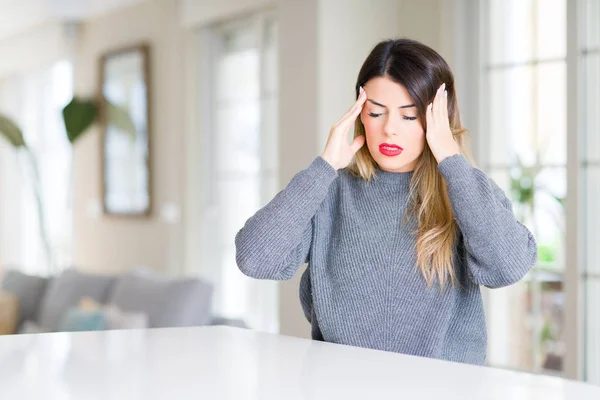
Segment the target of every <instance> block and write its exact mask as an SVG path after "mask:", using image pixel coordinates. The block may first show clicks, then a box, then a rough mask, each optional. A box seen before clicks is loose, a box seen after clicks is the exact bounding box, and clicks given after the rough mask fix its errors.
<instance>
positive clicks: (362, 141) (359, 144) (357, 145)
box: [350, 135, 365, 154]
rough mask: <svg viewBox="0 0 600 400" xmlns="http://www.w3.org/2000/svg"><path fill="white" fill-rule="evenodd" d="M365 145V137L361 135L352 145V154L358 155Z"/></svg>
mask: <svg viewBox="0 0 600 400" xmlns="http://www.w3.org/2000/svg"><path fill="white" fill-rule="evenodd" d="M364 144H365V136H364V135H360V136H358V137H357V138H355V139H354V140H353V141H352V144H351V145H350V150H352V154H356V152H357V151H358V150H360V148H361V147H363V145H364Z"/></svg>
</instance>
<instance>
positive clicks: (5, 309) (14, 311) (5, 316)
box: [0, 291, 19, 335]
mask: <svg viewBox="0 0 600 400" xmlns="http://www.w3.org/2000/svg"><path fill="white" fill-rule="evenodd" d="M18 322H19V298H18V297H17V295H15V294H13V293H10V292H4V291H0V335H12V334H13V333H16V332H17V328H18Z"/></svg>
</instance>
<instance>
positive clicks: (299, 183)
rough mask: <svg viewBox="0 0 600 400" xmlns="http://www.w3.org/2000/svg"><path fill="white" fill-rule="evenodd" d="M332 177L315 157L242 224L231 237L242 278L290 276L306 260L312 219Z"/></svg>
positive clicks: (332, 172) (333, 173)
mask: <svg viewBox="0 0 600 400" xmlns="http://www.w3.org/2000/svg"><path fill="white" fill-rule="evenodd" d="M336 177H337V171H336V170H335V169H334V168H333V167H332V166H331V165H329V164H328V162H327V161H325V160H324V159H323V158H322V157H317V158H316V159H315V160H314V161H313V162H312V163H311V165H310V166H309V167H308V168H307V169H305V170H302V171H300V172H299V173H298V174H296V175H295V176H294V177H293V178H292V180H291V181H290V183H289V184H288V185H287V187H286V188H285V189H284V190H282V191H281V192H279V193H278V194H277V196H275V198H273V200H271V202H269V203H268V204H267V205H266V206H265V207H263V208H262V209H260V210H259V211H258V212H257V213H256V214H254V216H252V217H251V218H250V219H248V221H246V224H245V225H244V227H243V228H242V229H241V230H240V231H239V232H238V233H237V235H236V237H235V247H236V262H237V265H238V267H239V268H240V270H241V271H242V272H243V273H244V274H245V275H248V276H250V277H253V278H258V279H273V280H286V279H291V278H292V277H293V276H294V274H295V273H296V271H297V270H298V268H300V266H301V265H302V264H303V263H305V262H306V261H307V259H308V255H309V251H310V245H311V241H312V218H313V216H314V215H315V214H316V213H317V211H318V209H319V207H320V205H321V204H322V203H323V201H324V200H325V198H326V197H327V193H328V192H329V187H330V186H331V183H332V182H333V181H334V180H335V179H336Z"/></svg>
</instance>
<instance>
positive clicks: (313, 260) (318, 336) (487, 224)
mask: <svg viewBox="0 0 600 400" xmlns="http://www.w3.org/2000/svg"><path fill="white" fill-rule="evenodd" d="M438 169H439V171H440V172H441V174H442V176H443V177H444V179H445V180H446V183H447V187H448V196H449V197H450V202H451V205H452V210H453V212H454V217H455V219H456V222H457V225H458V228H459V235H458V236H459V240H458V242H457V244H456V252H455V268H456V273H457V277H458V280H459V282H460V285H455V286H454V287H452V286H447V287H446V289H445V290H444V291H442V290H440V287H439V285H437V284H435V285H433V286H431V287H428V286H427V284H426V283H425V280H424V278H423V276H422V274H421V272H420V270H419V269H418V267H417V263H416V251H415V248H416V239H415V236H414V235H413V234H412V232H414V229H415V227H416V223H415V222H414V220H413V221H409V223H408V225H405V224H404V223H403V215H404V213H405V209H406V205H407V201H408V191H409V183H410V179H411V177H412V172H406V173H392V172H386V171H377V176H376V178H375V179H374V180H372V181H371V182H366V181H364V180H362V179H360V178H357V177H354V176H353V175H351V174H350V173H349V172H348V171H347V170H340V171H336V170H335V169H334V168H332V167H331V166H330V165H329V164H328V163H327V162H326V161H325V160H323V159H322V158H321V157H317V158H316V159H315V160H314V161H313V162H312V163H311V165H310V166H309V167H308V168H307V169H305V170H303V171H301V172H299V173H298V174H297V175H296V176H294V178H293V179H292V180H291V181H290V183H289V184H288V185H287V187H286V188H285V189H284V190H282V191H281V192H280V193H278V194H277V196H275V198H274V199H273V200H272V201H271V202H270V203H269V204H267V205H266V206H265V207H263V208H262V209H260V210H259V211H258V212H257V213H256V214H255V215H254V216H252V217H251V218H250V219H249V220H248V221H247V222H246V224H245V225H244V227H243V228H242V229H241V230H240V231H239V232H238V234H237V235H236V238H235V244H236V260H237V264H238V266H239V268H240V270H241V271H242V272H243V273H244V274H246V275H248V276H251V277H254V278H259V279H275V280H284V279H291V278H292V277H293V276H294V275H295V273H296V272H297V271H298V269H299V267H300V266H301V265H302V264H303V263H305V262H308V267H307V269H306V271H305V272H304V274H303V276H302V279H301V281H300V302H301V304H302V308H303V310H304V313H305V315H306V317H307V319H308V320H309V321H310V322H311V325H312V337H313V339H315V340H325V341H327V342H334V343H342V344H347V345H353V346H360V347H367V348H372V349H379V350H386V351H394V352H398V353H405V354H412V355H418V356H425V357H434V358H440V359H445V360H451V361H459V362H465V363H472V364H483V363H484V362H485V357H486V344H487V335H486V323H485V315H484V310H483V304H482V298H481V292H480V286H481V285H482V286H487V287H491V288H497V287H502V286H507V285H510V284H513V283H515V282H517V281H518V280H520V279H521V278H522V277H523V276H524V275H525V274H526V273H527V271H529V269H530V268H531V267H532V266H533V265H534V263H535V260H536V258H537V247H536V243H535V239H534V238H533V236H532V235H531V233H530V232H529V231H528V230H527V228H525V227H524V226H523V225H521V224H520V223H519V222H518V221H516V220H515V218H514V216H513V213H512V208H511V203H510V201H509V200H508V199H507V198H506V196H505V195H504V193H503V192H502V190H501V189H500V188H499V187H498V186H497V185H496V184H495V183H493V182H492V181H491V180H489V179H488V178H487V176H486V175H485V174H484V173H483V172H482V171H480V170H479V169H476V168H474V167H472V166H471V165H470V164H469V162H468V161H467V160H466V159H465V158H464V157H463V156H462V155H455V156H452V157H448V158H446V159H445V160H443V161H442V162H441V163H440V164H439V165H438Z"/></svg>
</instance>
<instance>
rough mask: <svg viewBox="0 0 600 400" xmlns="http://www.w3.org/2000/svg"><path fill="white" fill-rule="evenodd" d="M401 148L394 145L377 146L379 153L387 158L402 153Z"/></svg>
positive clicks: (383, 144)
mask: <svg viewBox="0 0 600 400" xmlns="http://www.w3.org/2000/svg"><path fill="white" fill-rule="evenodd" d="M402 150H404V149H403V148H402V147H400V146H397V145H395V144H389V143H382V144H380V145H379V152H380V153H381V154H383V155H384V156H387V157H395V156H397V155H399V154H400V153H402Z"/></svg>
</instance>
